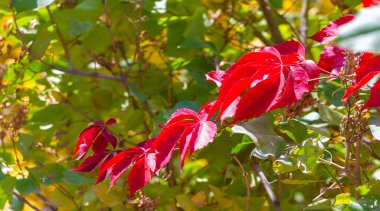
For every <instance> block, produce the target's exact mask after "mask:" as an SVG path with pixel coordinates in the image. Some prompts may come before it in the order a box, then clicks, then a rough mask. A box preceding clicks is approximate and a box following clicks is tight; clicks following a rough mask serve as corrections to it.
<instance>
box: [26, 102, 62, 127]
mask: <svg viewBox="0 0 380 211" xmlns="http://www.w3.org/2000/svg"><path fill="white" fill-rule="evenodd" d="M68 117H69V108H68V106H67V105H65V104H51V105H48V106H46V107H44V108H43V109H41V110H39V111H36V112H35V113H34V114H33V116H32V118H31V119H30V122H31V123H33V124H37V125H50V124H53V125H59V124H65V123H66V122H67V120H68Z"/></svg>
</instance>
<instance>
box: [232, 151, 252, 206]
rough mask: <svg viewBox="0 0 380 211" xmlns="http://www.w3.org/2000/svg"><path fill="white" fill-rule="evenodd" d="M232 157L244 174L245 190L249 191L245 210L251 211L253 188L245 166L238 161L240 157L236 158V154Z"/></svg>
mask: <svg viewBox="0 0 380 211" xmlns="http://www.w3.org/2000/svg"><path fill="white" fill-rule="evenodd" d="M231 157H232V158H233V159H234V160H235V161H236V163H237V164H238V165H239V167H240V169H241V171H242V172H243V178H244V182H245V188H246V190H247V195H246V201H245V210H246V211H249V200H250V198H251V187H250V183H249V179H248V173H247V171H246V170H245V168H244V166H243V164H241V162H240V160H239V159H238V157H236V155H235V154H232V155H231Z"/></svg>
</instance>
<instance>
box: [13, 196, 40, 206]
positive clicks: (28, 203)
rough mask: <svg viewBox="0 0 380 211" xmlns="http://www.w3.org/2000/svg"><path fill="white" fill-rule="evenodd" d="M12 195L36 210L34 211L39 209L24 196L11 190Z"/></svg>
mask: <svg viewBox="0 0 380 211" xmlns="http://www.w3.org/2000/svg"><path fill="white" fill-rule="evenodd" d="M13 195H14V196H16V197H17V198H18V199H19V200H20V201H22V202H23V203H24V204H26V205H28V206H29V207H30V208H32V209H33V210H36V211H39V210H40V209H38V207H36V206H34V205H33V204H31V203H30V202H29V201H28V200H26V198H25V197H24V196H22V195H20V194H18V193H16V192H15V191H13Z"/></svg>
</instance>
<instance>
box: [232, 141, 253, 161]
mask: <svg viewBox="0 0 380 211" xmlns="http://www.w3.org/2000/svg"><path fill="white" fill-rule="evenodd" d="M254 148H255V144H253V143H252V141H251V139H250V138H249V137H248V136H246V135H243V138H242V142H241V143H239V144H237V145H236V146H235V147H234V148H233V149H232V150H231V154H235V155H236V156H237V157H238V159H239V160H240V162H242V163H246V162H247V161H249V157H250V156H251V153H252V150H253V149H254Z"/></svg>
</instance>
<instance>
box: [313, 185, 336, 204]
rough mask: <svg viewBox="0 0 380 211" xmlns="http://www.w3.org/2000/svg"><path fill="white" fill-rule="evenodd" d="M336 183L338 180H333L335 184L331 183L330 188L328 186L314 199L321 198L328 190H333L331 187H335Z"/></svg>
mask: <svg viewBox="0 0 380 211" xmlns="http://www.w3.org/2000/svg"><path fill="white" fill-rule="evenodd" d="M335 185H336V182H333V184H331V185H330V186H329V187H328V188H326V189H325V190H323V191H322V192H321V193H320V194H319V195H318V196H316V197H315V198H314V199H313V200H312V201H316V200H317V199H319V198H320V197H321V196H323V195H324V194H325V193H326V192H327V191H329V190H331V188H333V187H334V186H335Z"/></svg>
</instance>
